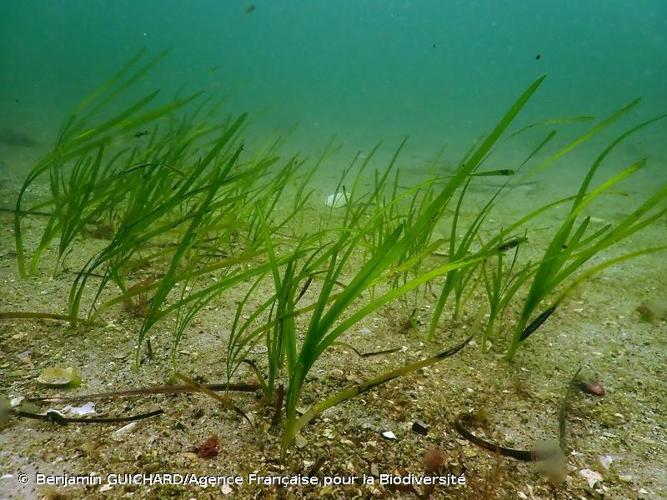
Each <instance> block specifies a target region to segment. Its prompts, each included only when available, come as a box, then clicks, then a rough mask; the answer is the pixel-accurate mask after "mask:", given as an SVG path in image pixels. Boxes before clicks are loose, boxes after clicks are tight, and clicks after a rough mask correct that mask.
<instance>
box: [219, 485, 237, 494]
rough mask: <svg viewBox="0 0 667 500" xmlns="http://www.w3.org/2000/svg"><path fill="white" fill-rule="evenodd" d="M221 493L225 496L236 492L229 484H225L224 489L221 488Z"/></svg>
mask: <svg viewBox="0 0 667 500" xmlns="http://www.w3.org/2000/svg"><path fill="white" fill-rule="evenodd" d="M220 491H221V492H222V494H223V495H231V494H232V493H233V492H234V490H233V489H232V487H231V486H229V485H228V484H223V485H222V488H220Z"/></svg>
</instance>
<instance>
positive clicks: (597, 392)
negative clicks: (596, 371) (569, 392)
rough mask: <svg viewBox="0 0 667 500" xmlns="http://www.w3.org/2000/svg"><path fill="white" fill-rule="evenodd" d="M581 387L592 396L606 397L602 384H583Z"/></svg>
mask: <svg viewBox="0 0 667 500" xmlns="http://www.w3.org/2000/svg"><path fill="white" fill-rule="evenodd" d="M579 387H580V388H581V390H582V391H583V392H585V393H586V394H590V395H591V396H598V397H602V396H604V395H605V390H604V386H603V385H602V384H601V383H600V382H582V383H581V384H580V385H579Z"/></svg>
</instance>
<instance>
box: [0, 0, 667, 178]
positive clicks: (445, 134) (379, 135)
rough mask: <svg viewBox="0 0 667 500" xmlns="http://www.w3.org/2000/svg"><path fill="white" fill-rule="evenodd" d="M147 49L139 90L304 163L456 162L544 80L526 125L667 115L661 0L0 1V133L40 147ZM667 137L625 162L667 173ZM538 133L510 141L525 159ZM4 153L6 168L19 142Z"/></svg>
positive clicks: (666, 36) (642, 146) (649, 141)
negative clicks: (179, 96)
mask: <svg viewBox="0 0 667 500" xmlns="http://www.w3.org/2000/svg"><path fill="white" fill-rule="evenodd" d="M141 48H146V49H148V51H149V52H151V53H157V52H159V51H161V50H163V49H165V48H170V49H171V54H170V56H169V58H168V59H167V60H166V61H165V62H164V63H163V64H162V65H161V66H160V67H159V68H158V69H157V70H156V71H155V72H154V73H153V74H152V75H151V76H150V78H148V79H147V80H146V81H145V82H143V83H142V85H141V86H140V87H139V88H138V89H137V92H143V91H145V90H146V89H154V88H159V89H161V91H162V95H164V96H165V97H166V98H167V97H172V96H174V95H175V94H176V93H178V92H183V91H184V89H187V90H199V89H204V90H206V91H207V92H208V93H209V94H210V95H217V96H226V97H227V98H228V101H227V106H226V107H225V108H224V111H225V112H227V113H236V112H240V111H249V112H250V113H251V116H253V117H254V125H253V128H252V133H253V134H255V135H256V136H257V137H258V138H262V137H265V136H266V135H267V134H270V133H275V132H280V133H284V132H286V131H288V130H290V129H291V127H292V126H294V125H297V128H296V130H295V132H294V133H293V135H292V138H291V140H290V145H291V146H292V147H293V148H295V149H300V150H303V151H305V152H306V153H307V154H314V153H315V152H317V151H318V150H319V149H321V148H322V146H323V145H324V144H325V143H326V142H327V141H328V140H329V138H330V137H331V136H332V135H333V134H336V136H337V137H338V139H339V140H340V141H341V142H343V143H344V145H345V148H346V150H348V151H349V152H352V151H355V150H357V149H366V150H367V149H368V148H370V147H371V146H372V145H373V144H374V143H375V142H376V141H378V140H384V141H385V143H386V144H388V145H391V146H392V147H393V146H394V145H396V144H397V143H398V142H399V141H400V139H401V138H402V137H403V136H405V135H408V136H410V142H409V148H408V156H407V158H409V159H412V160H413V161H417V162H418V161H421V160H424V161H427V160H429V159H430V158H432V156H433V155H434V154H435V153H436V152H437V151H438V150H439V149H440V148H441V147H445V148H446V157H447V158H448V159H449V160H450V161H453V162H455V161H457V160H458V159H460V157H461V156H462V155H463V154H464V153H465V151H466V150H467V148H468V147H469V145H470V143H471V142H472V141H473V140H475V139H476V138H477V137H479V136H480V135H481V134H482V133H484V132H487V131H488V130H489V128H490V127H491V126H492V124H493V123H495V121H496V120H497V119H498V117H499V116H500V115H501V114H502V112H503V111H504V110H505V109H506V107H507V106H508V105H509V103H510V102H511V101H512V100H513V98H514V97H515V96H516V95H517V94H518V92H520V90H521V89H522V88H524V87H525V86H526V85H527V84H528V83H529V82H530V81H532V80H534V78H536V77H537V76H539V75H540V74H544V73H546V74H548V80H547V82H546V84H545V85H544V86H543V88H542V89H540V93H539V95H538V96H537V97H536V99H534V101H533V102H531V103H530V106H529V107H528V108H527V109H526V110H525V111H524V113H523V114H522V116H521V120H522V122H521V123H523V124H525V123H530V121H531V120H541V119H546V118H553V117H558V116H569V115H579V114H588V115H593V116H596V117H603V116H605V115H606V114H608V113H610V112H611V111H612V110H614V109H616V108H617V107H619V106H621V105H622V104H623V103H625V102H627V101H629V100H630V99H632V98H634V97H637V96H641V97H643V99H644V102H643V104H642V106H641V107H640V108H639V110H638V111H637V112H636V113H635V117H637V115H641V116H647V117H648V116H652V115H653V114H654V113H656V112H658V111H664V110H667V86H665V80H666V79H667V58H666V57H665V54H667V3H665V2H664V1H663V0H638V1H633V2H629V1H624V0H609V1H605V2H580V1H574V0H565V1H558V2H553V1H547V0H534V1H530V2H525V1H523V0H511V1H505V2H499V1H495V0H477V1H470V0H466V1H452V0H448V1H442V0H422V1H398V0H386V1H385V0H382V1H381V0H368V1H358V0H354V1H352V0H337V1H330V0H315V1H295V0H282V1H261V0H259V1H238V0H226V1H214V0H207V1H203V0H195V1H190V2H182V1H175V0H159V1H158V0H140V1H136V0H134V1H128V0H115V1H101V0H77V1H75V0H51V1H38V0H2V1H0V75H1V76H0V110H1V112H0V129H4V130H12V131H18V132H20V133H21V134H25V135H26V136H27V137H29V138H31V139H33V140H34V141H35V142H36V143H38V144H42V145H45V147H46V146H47V145H49V144H51V143H52V140H53V137H54V134H55V130H56V127H57V125H58V124H59V123H60V122H61V121H62V119H63V118H64V117H65V116H66V115H67V113H68V112H69V111H70V110H71V109H72V107H73V106H74V105H75V104H76V103H77V102H78V101H79V100H80V99H81V98H82V96H84V95H85V94H86V93H87V92H88V91H89V90H90V89H91V88H94V87H95V86H96V85H99V84H100V83H101V82H102V81H104V80H105V78H106V77H107V76H108V75H110V74H112V73H113V72H114V71H115V70H117V68H118V67H120V65H121V64H122V63H124V62H125V61H126V60H127V59H128V58H129V57H131V55H132V54H134V53H135V52H136V51H137V50H138V49H141ZM581 130H584V127H582V126H573V127H569V128H566V129H565V130H564V131H563V132H559V133H561V134H562V138H561V140H563V141H564V140H565V138H566V137H567V134H568V133H572V134H574V133H577V132H580V131H581ZM610 133H611V132H610ZM663 138H664V127H662V128H660V127H654V128H652V129H651V130H648V131H647V132H645V133H643V134H642V135H641V137H638V138H637V139H633V141H630V142H629V143H628V145H627V146H625V150H624V153H626V154H627V155H628V156H630V157H636V156H638V155H639V156H644V155H646V156H650V157H651V158H652V159H653V161H654V163H655V162H658V163H660V162H663V161H664V159H665V158H667V146H666V145H665V144H667V143H666V142H665V141H664V140H663ZM537 140H538V135H537V134H535V135H530V134H529V135H527V136H526V138H525V139H523V138H522V140H521V141H518V143H516V144H515V145H514V146H513V147H516V148H518V149H522V151H521V154H524V153H525V151H523V150H528V149H530V147H531V146H532V145H534V143H535V142H536V141H537ZM601 140H602V141H603V140H604V137H602V138H601ZM4 142H5V143H3V144H0V152H1V153H2V154H3V155H4V156H6V157H11V156H12V154H14V153H15V149H16V147H17V146H16V145H15V144H14V145H12V144H7V142H11V141H4ZM19 147H20V145H19ZM583 152H585V150H584V151H583ZM622 153H623V152H622ZM517 154H518V153H517ZM508 155H509V156H508V158H512V155H511V151H510V152H508ZM649 174H650V176H651V177H655V176H661V177H662V178H664V177H666V176H667V174H665V169H664V168H662V169H661V168H657V167H655V166H653V167H651V168H650V169H649Z"/></svg>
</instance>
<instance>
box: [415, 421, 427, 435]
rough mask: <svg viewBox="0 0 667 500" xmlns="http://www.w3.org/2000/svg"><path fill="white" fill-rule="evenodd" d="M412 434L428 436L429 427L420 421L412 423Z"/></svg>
mask: <svg viewBox="0 0 667 500" xmlns="http://www.w3.org/2000/svg"><path fill="white" fill-rule="evenodd" d="M412 432H416V433H417V434H421V435H422V436H426V435H427V434H428V425H426V424H425V423H424V422H422V421H420V420H415V421H414V422H412Z"/></svg>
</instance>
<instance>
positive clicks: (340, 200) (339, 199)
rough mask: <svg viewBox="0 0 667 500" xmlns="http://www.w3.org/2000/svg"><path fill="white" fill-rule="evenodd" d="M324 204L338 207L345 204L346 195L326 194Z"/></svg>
mask: <svg viewBox="0 0 667 500" xmlns="http://www.w3.org/2000/svg"><path fill="white" fill-rule="evenodd" d="M324 204H325V205H326V206H327V207H333V208H340V207H344V206H345V205H347V197H346V196H345V193H333V194H330V195H329V196H327V199H326V200H325V201H324Z"/></svg>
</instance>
